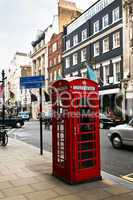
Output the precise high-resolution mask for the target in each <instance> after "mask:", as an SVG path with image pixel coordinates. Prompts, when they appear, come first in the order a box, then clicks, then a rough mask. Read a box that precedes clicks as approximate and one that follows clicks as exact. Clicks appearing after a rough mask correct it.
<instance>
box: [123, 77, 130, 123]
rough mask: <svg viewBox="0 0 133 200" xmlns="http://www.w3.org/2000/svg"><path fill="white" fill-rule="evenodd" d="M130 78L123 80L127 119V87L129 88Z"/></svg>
mask: <svg viewBox="0 0 133 200" xmlns="http://www.w3.org/2000/svg"><path fill="white" fill-rule="evenodd" d="M128 81H129V80H128V79H124V80H123V88H124V99H125V120H127V99H126V97H127V88H128Z"/></svg>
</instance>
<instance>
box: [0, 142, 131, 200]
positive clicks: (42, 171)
mask: <svg viewBox="0 0 133 200" xmlns="http://www.w3.org/2000/svg"><path fill="white" fill-rule="evenodd" d="M102 175H103V180H102V181H97V182H86V183H82V184H78V185H68V184H66V183H64V182H62V181H60V180H59V179H57V178H55V177H53V176H52V156H51V153H49V152H45V151H44V155H43V156H40V154H39V149H38V148H36V147H33V146H31V145H29V144H26V143H24V142H22V141H18V140H15V139H9V144H8V145H7V146H6V147H0V200H81V199H85V200H102V199H107V200H115V199H116V200H119V199H121V200H125V199H126V200H131V199H133V187H131V184H130V183H128V184H127V182H126V184H124V183H125V182H123V181H122V180H121V179H118V178H115V177H114V176H111V175H109V174H108V175H107V174H106V173H105V172H102ZM128 186H130V187H128Z"/></svg>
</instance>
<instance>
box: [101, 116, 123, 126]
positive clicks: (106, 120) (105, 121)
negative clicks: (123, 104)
mask: <svg viewBox="0 0 133 200" xmlns="http://www.w3.org/2000/svg"><path fill="white" fill-rule="evenodd" d="M123 123H124V121H123V120H120V119H114V118H110V117H107V116H106V115H105V114H102V113H100V128H103V129H109V128H110V127H114V126H117V125H120V124H123Z"/></svg>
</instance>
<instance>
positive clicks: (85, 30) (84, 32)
mask: <svg viewBox="0 0 133 200" xmlns="http://www.w3.org/2000/svg"><path fill="white" fill-rule="evenodd" d="M84 34H85V35H84ZM84 36H85V37H84ZM86 39H87V28H85V29H84V30H82V41H84V40H86Z"/></svg>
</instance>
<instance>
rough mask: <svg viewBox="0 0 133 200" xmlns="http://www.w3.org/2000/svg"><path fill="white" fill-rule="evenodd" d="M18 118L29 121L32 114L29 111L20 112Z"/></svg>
mask: <svg viewBox="0 0 133 200" xmlns="http://www.w3.org/2000/svg"><path fill="white" fill-rule="evenodd" d="M18 117H21V118H22V119H23V120H27V121H29V119H30V113H29V112H28V111H24V112H19V113H18Z"/></svg>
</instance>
